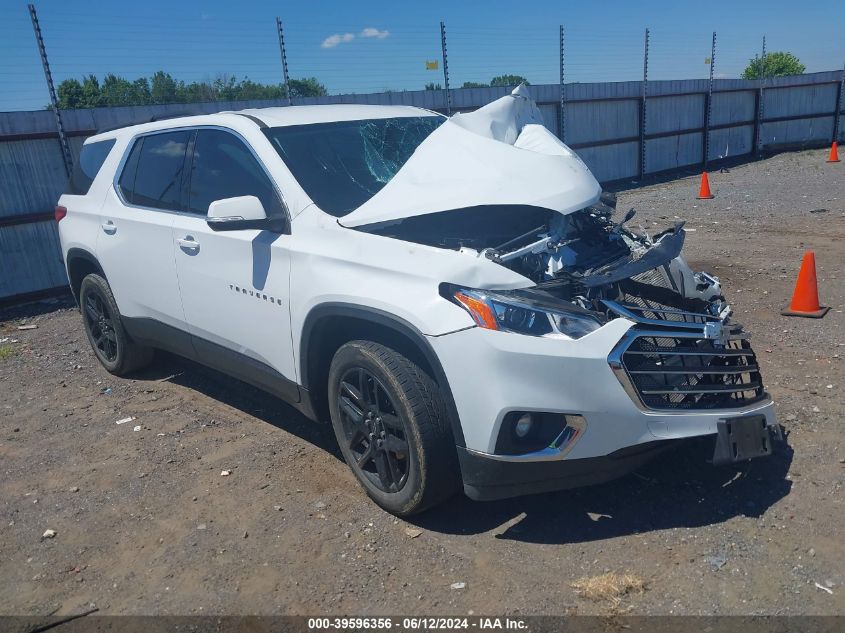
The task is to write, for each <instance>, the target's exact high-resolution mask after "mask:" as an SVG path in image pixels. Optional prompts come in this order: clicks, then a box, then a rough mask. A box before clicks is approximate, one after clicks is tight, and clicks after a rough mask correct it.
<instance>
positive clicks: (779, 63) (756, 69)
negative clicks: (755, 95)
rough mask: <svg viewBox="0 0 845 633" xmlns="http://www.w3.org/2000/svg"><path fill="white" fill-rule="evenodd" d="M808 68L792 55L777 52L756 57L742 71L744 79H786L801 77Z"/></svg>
mask: <svg viewBox="0 0 845 633" xmlns="http://www.w3.org/2000/svg"><path fill="white" fill-rule="evenodd" d="M806 69H807V67H806V66H805V65H804V64H802V63H801V61H800V60H799V59H798V58H797V57H796V56H795V55H793V54H792V53H787V52H786V51H775V52H774V53H766V55H765V56H764V57H758V56H756V55H755V56H754V59H752V60H750V61H749V62H748V66H746V67H745V70H743V71H742V78H743V79H762V78H763V77H785V76H787V75H800V74H802V73H803V72H804V71H805V70H806Z"/></svg>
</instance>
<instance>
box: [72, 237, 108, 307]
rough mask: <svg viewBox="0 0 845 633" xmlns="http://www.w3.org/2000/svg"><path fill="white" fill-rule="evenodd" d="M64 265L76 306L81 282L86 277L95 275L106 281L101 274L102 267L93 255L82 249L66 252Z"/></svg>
mask: <svg viewBox="0 0 845 633" xmlns="http://www.w3.org/2000/svg"><path fill="white" fill-rule="evenodd" d="M65 265H66V266H67V276H68V281H69V282H70V290H71V292H72V293H73V298H74V299H75V300H76V303H77V304H78V303H79V291H80V288H81V287H82V280H83V279H85V276H86V275H90V274H91V273H96V274H98V275H100V276H101V277H102V278H103V279H106V281H108V279H107V278H106V273H105V272H103V267H102V266H101V265H100V262H99V261H98V260H97V258H96V257H95V256H94V254H93V253H91V252H89V251H87V250H85V249H83V248H71V249H70V250H68V252H67V255H66V257H65Z"/></svg>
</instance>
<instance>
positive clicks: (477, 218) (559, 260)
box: [362, 193, 730, 319]
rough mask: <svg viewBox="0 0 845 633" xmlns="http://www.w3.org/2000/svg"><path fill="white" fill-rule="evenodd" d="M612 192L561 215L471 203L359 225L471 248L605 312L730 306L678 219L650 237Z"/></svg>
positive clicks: (711, 311) (718, 310) (541, 287)
mask: <svg viewBox="0 0 845 633" xmlns="http://www.w3.org/2000/svg"><path fill="white" fill-rule="evenodd" d="M615 204H616V199H615V196H614V195H613V194H608V193H605V194H602V197H601V200H600V201H599V202H597V203H596V204H594V205H591V206H589V207H587V208H585V209H582V210H580V211H576V212H574V213H570V214H568V215H562V214H560V213H556V212H553V211H550V210H548V209H541V208H538V207H530V206H515V205H502V206H498V207H490V206H484V207H471V208H468V209H460V210H457V211H448V212H442V213H433V214H429V215H423V216H416V217H413V218H407V219H405V220H401V221H398V222H395V223H387V224H382V225H378V226H373V227H362V229H364V230H368V231H369V232H372V233H376V234H379V235H385V236H389V237H394V238H397V239H402V240H405V241H410V242H416V243H421V244H427V245H430V246H438V247H442V248H451V249H456V250H464V251H466V250H468V249H472V250H474V251H476V252H477V254H478V256H479V257H486V258H487V259H489V260H491V261H493V262H495V263H497V264H500V265H502V266H506V267H507V268H510V269H511V270H513V271H515V272H517V273H519V274H521V275H524V276H525V277H527V278H529V279H531V280H532V281H533V282H534V283H535V284H536V290H538V291H544V292H546V293H549V294H551V295H553V296H555V297H556V298H558V299H563V300H566V301H569V302H572V303H574V304H575V305H578V306H579V307H581V308H584V309H586V310H591V311H595V312H600V313H606V312H607V309H606V307H604V304H603V303H602V301H603V300H610V301H615V302H619V303H621V304H623V305H624V304H629V305H631V304H633V305H637V306H640V307H642V308H647V307H655V308H671V309H676V310H684V311H689V312H694V313H703V314H708V315H710V316H713V317H718V318H720V319H725V318H726V317H727V316H728V314H729V313H730V309H729V307H728V306H727V304H726V303H725V301H724V297H723V296H722V290H721V284H720V283H719V280H718V279H717V278H716V277H713V276H711V275H709V274H707V273H704V272H693V270H692V269H691V268H690V267H689V265H688V264H687V262H686V260H685V259H684V257H683V255H682V254H681V249H682V248H683V245H684V239H685V235H686V234H685V232H684V228H683V222H678V223H677V224H676V225H675V226H673V227H671V228H668V229H666V230H664V231H662V232H660V233H658V234H657V235H654V236H649V235H648V234H647V233H646V232H645V231H644V230H642V229H641V230H640V231H639V232H637V231H634V230H632V229H630V228H629V227H628V226H626V224H627V223H629V222H630V221H631V220H632V219H633V218H634V216H635V212H634V210H633V209H632V210H630V211H628V213H626V214H625V215H624V217H622V218H621V219H620V220H618V221H617V220H615V219H614V217H613V216H614V215H615V211H616V209H615Z"/></svg>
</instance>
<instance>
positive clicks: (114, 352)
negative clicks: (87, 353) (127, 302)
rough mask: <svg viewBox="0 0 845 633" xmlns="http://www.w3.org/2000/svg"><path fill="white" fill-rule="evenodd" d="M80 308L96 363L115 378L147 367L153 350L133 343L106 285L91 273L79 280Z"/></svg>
mask: <svg viewBox="0 0 845 633" xmlns="http://www.w3.org/2000/svg"><path fill="white" fill-rule="evenodd" d="M79 306H80V310H81V312H82V323H83V325H84V327H85V334H86V336H88V342H89V343H91V348H92V349H93V350H94V354H95V355H96V357H97V360H99V361H100V364H102V366H103V367H105V368H106V370H108V371H109V372H110V373H112V374H114V375H115V376H125V375H126V374H129V373H131V372H133V371H137V370H139V369H141V368H143V367H146V366H147V365H149V364H150V363H151V362H152V360H153V354H154V350H153V348H152V347H147V346H146V345H139V344H137V343H133V342H132V340H131V339H130V338H129V335H128V334H127V333H126V329H125V328H124V327H123V322H122V321H121V320H120V311H119V310H118V309H117V303H116V302H115V300H114V295H113V294H112V291H111V288H109V284H108V282H107V281H106V280H105V279H103V278H102V277H101V276H100V275H97V274H93V273H92V274H90V275H87V276H86V277H85V278H84V279H83V280H82V285H81V286H80V289H79Z"/></svg>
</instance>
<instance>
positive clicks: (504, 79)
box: [490, 75, 531, 88]
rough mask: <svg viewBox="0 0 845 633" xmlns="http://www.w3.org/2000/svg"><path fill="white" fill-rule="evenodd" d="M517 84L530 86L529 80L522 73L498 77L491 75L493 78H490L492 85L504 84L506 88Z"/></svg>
mask: <svg viewBox="0 0 845 633" xmlns="http://www.w3.org/2000/svg"><path fill="white" fill-rule="evenodd" d="M519 84H525V85H526V86H530V85H531V82H529V81H528V80H527V79H526V78H525V77H523V76H522V75H499V76H498V77H493V79H491V80H490V85H491V86H493V87H497V86H504V87H507V88H510V87H514V88H515V87H516V86H518V85H519Z"/></svg>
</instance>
